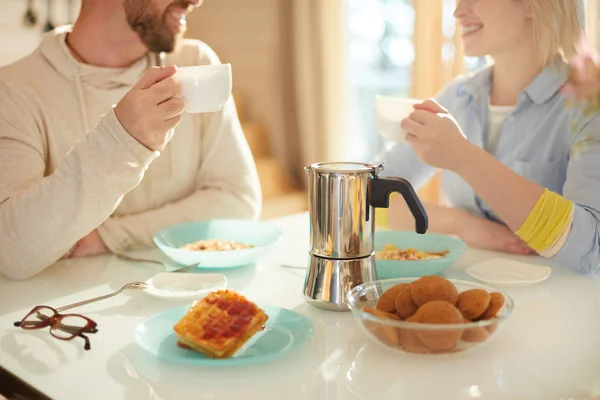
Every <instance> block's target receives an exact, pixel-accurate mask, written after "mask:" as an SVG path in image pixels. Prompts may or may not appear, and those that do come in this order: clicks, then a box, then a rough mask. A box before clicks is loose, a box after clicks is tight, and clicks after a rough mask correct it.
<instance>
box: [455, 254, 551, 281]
mask: <svg viewBox="0 0 600 400" xmlns="http://www.w3.org/2000/svg"><path fill="white" fill-rule="evenodd" d="M466 272H467V273H468V274H469V275H471V276H472V277H473V278H475V279H477V280H479V281H481V282H485V283H488V284H493V285H532V284H534V283H539V282H542V281H544V280H546V279H547V278H548V277H549V276H550V273H551V272H552V269H551V268H550V267H547V266H543V265H535V264H527V263H523V262H519V261H514V260H508V259H505V258H492V259H490V260H486V261H483V262H480V263H478V264H475V265H473V266H471V267H469V268H467V269H466Z"/></svg>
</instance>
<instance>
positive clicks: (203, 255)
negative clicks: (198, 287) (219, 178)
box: [153, 219, 282, 268]
mask: <svg viewBox="0 0 600 400" xmlns="http://www.w3.org/2000/svg"><path fill="white" fill-rule="evenodd" d="M281 238H282V233H281V231H280V230H279V229H277V228H276V227H274V226H272V225H270V224H269V223H265V222H260V221H252V220H245V219H213V220H207V221H197V222H188V223H184V224H179V225H173V226H170V227H168V228H165V229H163V230H162V231H160V232H158V233H156V235H154V238H153V239H154V243H155V244H156V246H157V247H158V248H159V249H160V250H161V251H162V252H163V253H165V254H166V255H167V257H169V258H170V259H171V260H173V261H175V262H176V263H178V264H181V265H189V264H195V263H200V265H199V266H198V268H231V267H238V266H242V265H248V264H254V263H255V262H256V261H258V260H259V259H260V258H261V257H262V256H263V255H264V254H265V253H267V252H268V251H269V250H270V249H271V248H272V247H273V246H275V245H276V244H277V242H279V240H281ZM207 239H220V240H230V241H234V242H240V243H244V244H249V245H253V246H254V247H252V248H249V249H242V250H232V251H194V250H184V249H181V248H180V247H181V246H183V245H184V244H187V243H193V242H196V241H198V240H207Z"/></svg>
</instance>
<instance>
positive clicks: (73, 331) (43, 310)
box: [14, 306, 98, 350]
mask: <svg viewBox="0 0 600 400" xmlns="http://www.w3.org/2000/svg"><path fill="white" fill-rule="evenodd" d="M14 325H15V326H19V327H21V328H23V329H28V330H31V329H42V328H45V327H47V326H49V327H50V334H51V335H52V336H54V337H55V338H57V339H60V340H71V339H73V338H75V337H81V338H83V339H84V340H85V346H84V348H85V349H86V350H89V349H91V346H90V340H89V338H88V337H87V336H86V335H84V333H87V334H89V333H96V332H98V329H97V328H96V326H97V324H96V323H95V322H94V321H92V320H91V319H89V318H87V317H84V316H83V315H79V314H59V313H58V311H56V310H55V309H54V308H52V307H48V306H37V307H35V308H33V310H31V311H29V313H28V314H27V315H26V316H25V318H23V319H22V320H21V321H17V322H15V323H14Z"/></svg>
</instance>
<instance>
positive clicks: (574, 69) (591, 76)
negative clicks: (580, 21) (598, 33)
mask: <svg viewBox="0 0 600 400" xmlns="http://www.w3.org/2000/svg"><path fill="white" fill-rule="evenodd" d="M561 92H562V93H563V94H564V95H566V96H568V97H573V98H576V99H580V100H589V101H592V102H595V103H594V104H597V100H598V94H599V93H600V55H599V54H598V52H597V51H596V49H594V47H593V46H591V45H590V44H589V42H588V41H587V39H586V37H585V34H584V33H582V35H581V38H580V40H579V43H578V45H577V48H576V53H575V55H574V56H572V57H571V58H570V59H569V80H568V81H567V83H566V84H565V86H563V88H562V90H561Z"/></svg>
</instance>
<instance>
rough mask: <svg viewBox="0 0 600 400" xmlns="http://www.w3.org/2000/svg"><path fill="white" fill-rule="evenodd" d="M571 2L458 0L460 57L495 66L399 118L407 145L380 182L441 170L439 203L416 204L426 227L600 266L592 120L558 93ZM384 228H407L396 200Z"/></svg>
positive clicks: (576, 9) (597, 122) (394, 153)
mask: <svg viewBox="0 0 600 400" xmlns="http://www.w3.org/2000/svg"><path fill="white" fill-rule="evenodd" d="M582 10H583V6H582V4H581V2H580V1H577V0H460V1H459V2H458V5H457V8H456V11H455V13H454V15H455V17H456V18H457V19H458V21H459V22H460V24H461V26H462V28H463V35H462V39H463V43H464V49H465V54H466V55H469V56H490V57H491V58H492V59H493V64H492V65H491V66H489V67H487V68H485V69H483V70H481V71H478V72H476V73H474V74H471V75H469V76H467V77H461V78H458V79H456V80H455V81H454V82H452V83H451V84H450V85H449V86H448V87H446V88H445V89H444V90H442V92H441V93H439V94H438V96H437V98H436V100H435V101H434V100H428V101H425V102H423V103H422V104H419V105H417V106H415V110H414V111H413V112H412V113H411V114H410V116H408V117H407V118H405V119H404V120H403V121H402V128H403V129H404V130H405V131H406V132H407V135H406V140H407V143H402V144H397V145H395V147H392V148H391V149H390V150H389V151H388V153H387V155H386V161H387V164H386V169H387V171H386V174H388V175H397V176H402V177H404V178H406V179H408V180H409V181H411V182H412V183H413V184H414V185H415V186H416V187H419V186H421V185H422V184H423V183H425V182H426V181H427V180H428V179H429V178H430V177H431V176H432V175H433V174H434V173H435V171H436V169H437V168H441V169H443V172H442V188H443V192H444V195H445V197H446V199H447V203H448V204H449V206H448V207H446V206H441V205H437V204H425V207H426V209H427V212H428V214H429V216H430V231H433V232H439V233H445V234H456V235H459V236H460V237H461V238H462V239H463V240H465V241H466V242H467V243H469V244H470V245H472V246H476V247H482V248H487V249H492V250H500V251H506V252H511V253H517V254H531V253H535V252H537V253H539V254H541V255H543V256H546V257H553V258H555V259H556V260H558V261H559V262H561V263H562V264H564V265H567V266H569V267H571V268H573V269H574V270H576V271H578V272H580V273H588V272H592V271H595V270H597V269H598V267H599V266H600V119H599V118H598V117H597V116H596V115H595V114H591V115H589V113H584V112H583V110H582V109H581V108H578V107H574V106H573V107H569V106H567V105H566V104H565V99H564V97H563V96H562V95H561V93H560V90H561V88H562V87H563V85H564V84H565V82H567V80H568V73H569V71H568V67H567V65H566V63H565V62H564V61H563V56H566V57H571V56H572V55H574V54H575V52H576V48H575V47H576V44H577V42H578V39H579V37H580V32H581V30H582V27H581V24H580V22H579V21H580V17H581V15H582ZM388 222H389V224H390V225H391V227H393V228H397V229H403V228H409V227H410V226H411V225H412V224H413V222H411V217H410V215H409V213H408V212H407V210H406V207H405V206H404V205H403V202H401V200H400V199H399V198H398V197H395V198H394V200H393V202H392V205H391V207H390V211H389V216H388Z"/></svg>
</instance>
